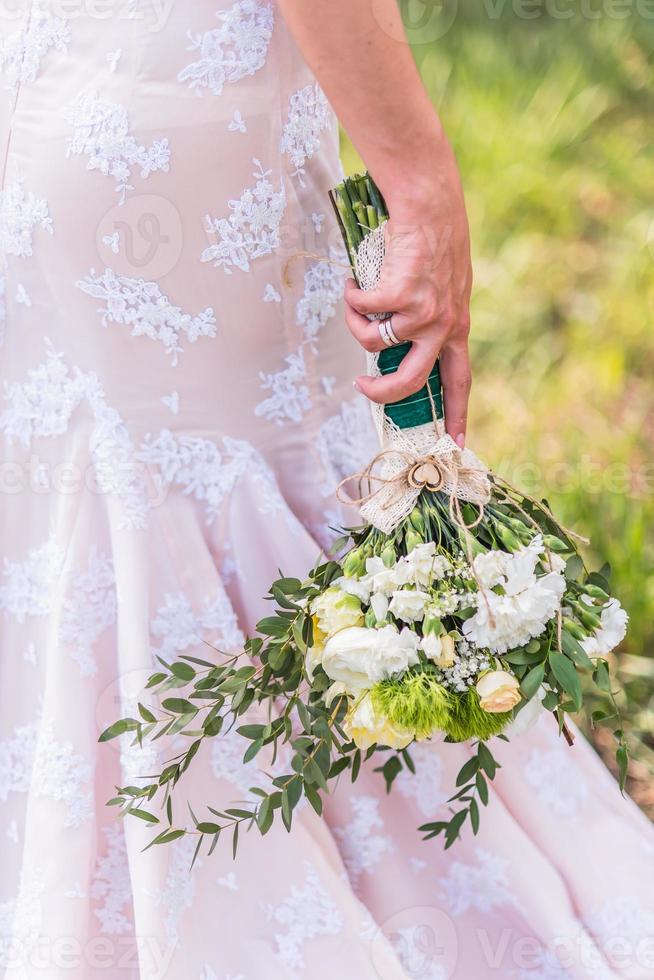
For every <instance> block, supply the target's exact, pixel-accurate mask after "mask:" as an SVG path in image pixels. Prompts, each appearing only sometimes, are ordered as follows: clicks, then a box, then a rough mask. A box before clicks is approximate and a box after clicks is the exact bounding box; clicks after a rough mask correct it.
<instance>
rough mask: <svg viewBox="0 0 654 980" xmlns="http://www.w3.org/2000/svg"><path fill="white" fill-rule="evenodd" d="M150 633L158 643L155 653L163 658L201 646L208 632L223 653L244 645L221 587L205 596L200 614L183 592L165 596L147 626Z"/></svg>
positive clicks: (241, 634)
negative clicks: (159, 643)
mask: <svg viewBox="0 0 654 980" xmlns="http://www.w3.org/2000/svg"><path fill="white" fill-rule="evenodd" d="M150 632H151V633H152V636H153V637H154V638H155V639H157V640H161V646H160V647H158V648H157V651H156V652H157V654H158V656H160V657H164V658H174V657H175V656H177V655H178V654H180V653H183V652H184V651H185V650H189V649H193V648H194V647H201V646H202V643H203V639H204V637H205V636H206V634H207V633H217V635H218V638H217V640H215V641H214V643H215V644H218V645H219V647H220V649H221V650H224V651H225V652H226V653H236V652H238V651H239V650H242V648H243V644H244V643H245V637H244V636H243V633H242V632H241V630H240V628H239V625H238V620H237V618H236V614H235V612H234V610H233V608H232V606H231V603H230V601H229V599H228V597H227V594H226V592H225V590H224V589H223V588H219V589H217V591H216V593H215V595H213V596H207V597H206V599H205V600H204V605H203V607H202V608H201V609H200V610H199V612H195V611H194V610H193V607H192V606H191V603H190V601H189V599H188V596H186V595H184V593H183V592H179V593H178V594H177V595H175V596H173V595H167V596H166V598H165V602H164V604H163V605H162V606H161V607H160V608H159V609H158V610H157V613H156V615H155V617H154V619H153V620H152V622H151V624H150Z"/></svg>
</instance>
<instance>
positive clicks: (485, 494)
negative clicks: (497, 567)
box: [337, 434, 491, 534]
mask: <svg viewBox="0 0 654 980" xmlns="http://www.w3.org/2000/svg"><path fill="white" fill-rule="evenodd" d="M351 480H356V481H357V483H358V487H359V497H358V498H357V499H352V498H351V497H350V498H348V500H347V502H348V503H351V504H355V505H358V506H360V508H361V514H362V516H363V517H364V518H365V520H367V521H369V523H370V524H373V525H374V526H375V527H376V528H378V529H379V530H380V531H383V532H384V533H386V534H388V533H390V532H391V531H393V530H394V529H395V528H396V527H397V526H398V525H399V524H400V523H401V522H402V521H403V520H404V519H405V518H406V517H408V516H409V514H410V513H411V511H412V510H413V508H414V507H415V505H416V502H417V500H418V497H419V496H420V493H421V492H422V491H423V490H430V491H433V492H437V491H441V492H442V493H445V494H446V495H447V496H448V497H449V501H450V511H451V514H452V519H453V520H454V522H455V523H456V524H457V525H458V526H460V527H461V528H463V529H467V528H469V527H471V526H475V525H476V524H477V523H479V521H481V520H482V518H483V515H484V507H485V505H486V504H487V503H488V502H489V500H490V496H491V484H490V479H489V474H488V470H487V469H486V467H485V466H484V464H483V463H482V462H481V460H480V459H479V458H478V457H477V456H476V455H475V453H473V452H472V450H470V449H460V448H459V447H458V446H457V444H456V443H455V442H454V440H453V439H452V437H451V436H450V435H447V434H444V435H441V436H439V437H438V438H437V440H436V442H434V443H433V444H432V445H430V446H427V447H426V448H425V449H422V450H421V449H418V448H417V447H416V448H413V447H411V446H410V445H407V441H406V440H402V441H401V442H399V443H398V444H396V445H393V444H391V445H389V446H387V447H386V448H385V449H382V450H381V451H380V452H379V453H377V455H376V456H375V457H374V459H372V460H371V461H370V463H369V464H368V466H367V467H366V468H365V469H364V470H363V471H362V472H361V473H356V474H354V475H353V476H351V477H348V478H347V479H346V480H343V481H342V482H341V484H340V485H339V487H338V490H337V495H338V498H339V500H341V501H342V500H343V496H342V495H341V490H342V488H343V487H344V486H345V485H346V484H347V483H349V482H350V481H351ZM460 501H464V502H467V503H471V504H476V505H477V506H478V507H479V515H478V517H477V519H476V520H475V522H474V524H473V525H468V524H466V523H465V521H464V519H463V516H462V514H461V508H460V506H459V502H460Z"/></svg>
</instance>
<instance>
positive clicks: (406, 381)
mask: <svg viewBox="0 0 654 980" xmlns="http://www.w3.org/2000/svg"><path fill="white" fill-rule="evenodd" d="M437 357H438V347H437V346H436V345H434V343H425V342H420V341H415V342H414V343H413V344H412V345H411V349H410V351H409V352H408V354H407V355H406V357H404V358H403V360H402V363H401V364H400V366H399V368H398V369H397V371H396V372H395V374H387V375H385V376H384V377H382V378H370V377H368V376H367V375H363V376H362V377H360V378H357V380H356V381H355V385H356V387H357V389H358V390H359V391H360V392H361V393H362V394H364V395H365V396H366V397H367V398H369V399H370V400H371V401H373V402H380V403H383V404H389V403H391V402H398V401H400V400H401V399H402V398H406V397H407V396H408V395H413V394H414V392H416V391H420V389H421V388H422V387H423V386H424V384H425V383H426V381H427V378H428V377H429V375H430V374H431V371H432V368H433V367H434V364H435V363H436V359H437Z"/></svg>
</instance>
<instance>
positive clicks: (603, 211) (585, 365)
mask: <svg viewBox="0 0 654 980" xmlns="http://www.w3.org/2000/svg"><path fill="white" fill-rule="evenodd" d="M401 6H402V9H403V13H404V15H405V21H406V24H407V30H408V34H409V38H410V40H411V42H412V45H413V49H414V54H415V57H416V60H417V62H418V65H419V68H420V71H421V73H422V77H423V80H424V82H425V84H426V86H427V88H428V90H429V92H430V94H431V96H432V98H433V101H434V103H435V105H436V106H437V108H438V110H439V113H440V115H441V118H442V120H443V122H444V125H445V128H446V131H447V132H448V134H449V138H450V140H451V142H452V144H453V145H454V148H455V151H456V154H457V157H458V160H459V165H460V168H461V171H462V175H463V181H464V186H465V190H466V200H467V205H468V211H469V216H470V223H471V233H472V242H473V261H474V270H475V288H474V294H473V309H472V322H473V332H472V353H473V370H474V388H473V394H472V406H471V426H470V441H471V444H472V445H473V446H474V448H476V449H477V450H479V451H480V452H481V453H482V455H483V457H484V458H485V459H486V461H487V462H488V463H489V465H491V466H492V468H494V469H496V470H497V471H498V472H501V473H502V474H503V475H504V476H506V477H507V478H508V479H509V480H511V481H512V482H513V483H514V484H517V485H518V486H520V487H522V488H524V489H525V490H527V491H531V492H535V493H537V494H539V495H542V494H545V495H546V496H547V497H548V499H549V500H550V502H551V504H552V505H553V506H554V507H555V508H556V510H557V513H558V514H559V516H560V518H561V520H562V522H563V523H566V524H568V525H569V526H573V527H576V528H577V529H578V530H579V531H580V532H581V533H584V534H586V535H588V536H589V537H590V538H591V546H590V548H589V549H587V558H588V560H589V563H590V565H591V567H599V566H600V565H601V564H602V563H603V562H604V561H605V560H606V561H608V562H609V563H610V564H611V567H612V569H613V589H614V592H615V593H616V594H617V595H618V596H619V597H620V599H621V600H622V602H623V604H624V605H625V607H626V608H627V610H628V612H629V615H630V629H629V634H628V637H627V639H626V641H625V643H624V644H623V646H622V649H621V651H620V652H619V653H618V655H617V657H616V666H617V669H618V677H619V680H620V683H621V686H622V688H623V694H622V695H621V698H620V702H621V707H622V710H623V712H624V721H625V726H624V727H625V730H626V731H627V733H628V736H629V739H630V744H631V751H632V757H633V758H632V765H631V769H630V773H631V776H630V782H629V791H630V793H631V794H632V796H634V798H635V799H636V800H637V802H638V803H640V805H641V806H642V807H643V808H644V809H645V810H646V812H649V814H650V816H652V817H653V818H654V779H653V778H652V775H653V774H654V659H653V658H652V652H653V651H654V529H653V525H654V521H653V518H654V460H653V459H652V455H653V454H652V445H653V439H652V436H653V433H654V384H653V383H652V378H653V376H654V345H653V343H652V319H653V317H652V312H653V310H654V196H653V194H654V180H653V176H652V175H653V174H654V139H653V137H652V119H653V118H654V19H646V18H645V17H643V16H642V14H641V13H639V10H641V6H640V5H639V4H637V2H636V0H634V3H633V4H631V5H630V4H629V3H628V2H627V3H623V4H621V5H618V4H614V3H612V2H611V0H604V2H602V0H586V2H585V3H584V4H583V6H582V5H581V4H576V3H573V2H570V3H565V2H561V3H559V4H558V5H557V7H556V8H553V7H552V5H551V4H548V3H546V2H543V3H538V2H535V3H534V2H533V0H530V2H529V3H525V4H524V7H522V6H521V5H520V4H519V3H515V4H513V5H511V4H508V3H506V4H502V3H501V2H498V0H495V2H494V3H491V2H490V0H486V2H482V3H479V4H474V5H473V4H468V5H467V6H466V8H465V9H463V3H458V4H457V3H456V2H454V0H451V2H449V3H448V2H443V3H436V2H433V0H432V2H430V0H427V2H422V0H415V2H414V0H403V2H402V3H401ZM646 6H647V5H642V7H643V8H645V7H646ZM552 9H555V10H558V11H559V15H558V16H553V15H552V12H551V11H552ZM524 11H527V12H528V13H529V17H525V16H523V15H521V12H522V14H523V13H524ZM565 11H570V12H571V14H572V16H565ZM615 11H618V12H620V11H622V13H620V14H619V16H617V15H616V14H615ZM625 11H626V16H625V15H624V12H625ZM561 12H563V13H561ZM590 14H595V15H596V16H590ZM650 15H651V17H654V10H652V11H650ZM343 151H344V161H345V166H346V170H347V171H348V172H351V171H353V170H356V169H359V168H360V166H361V164H360V161H359V159H358V158H357V156H356V153H355V152H354V150H353V149H352V147H351V146H350V145H349V144H348V143H347V141H344V146H343ZM580 722H581V724H582V726H584V727H585V728H586V730H587V731H588V726H587V724H586V723H585V722H584V720H583V719H580ZM589 734H590V735H591V737H592V739H593V741H594V743H595V745H596V747H597V749H598V751H599V752H600V753H601V754H602V755H603V757H604V758H605V759H606V761H607V763H608V764H609V765H611V766H612V751H613V749H612V737H611V735H610V732H609V731H604V730H598V731H595V732H590V733H589Z"/></svg>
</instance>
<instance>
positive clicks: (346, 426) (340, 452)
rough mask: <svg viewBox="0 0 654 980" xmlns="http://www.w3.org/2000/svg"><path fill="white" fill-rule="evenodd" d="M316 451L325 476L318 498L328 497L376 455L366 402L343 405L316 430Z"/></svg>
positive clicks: (371, 422) (372, 427) (375, 445)
mask: <svg viewBox="0 0 654 980" xmlns="http://www.w3.org/2000/svg"><path fill="white" fill-rule="evenodd" d="M316 450H317V451H318V453H319V455H320V460H321V462H322V465H323V468H324V470H325V473H326V474H327V475H326V479H325V481H324V483H323V484H322V487H321V490H322V494H323V496H325V497H329V496H331V494H332V493H333V492H334V487H335V486H337V485H338V484H339V483H340V481H341V480H344V479H345V478H346V477H348V476H352V474H353V473H358V472H359V471H360V470H362V469H363V467H364V466H365V465H366V464H367V463H368V462H369V461H370V460H371V459H372V457H373V456H374V455H375V453H376V452H378V451H379V440H378V438H377V433H376V432H375V428H374V425H373V421H372V416H371V414H370V405H369V402H367V401H366V399H365V398H362V397H360V396H359V397H358V398H353V399H352V400H351V401H348V402H343V403H342V404H341V410H340V412H338V414H336V415H332V416H331V418H328V419H327V420H326V421H325V422H323V424H322V425H321V426H320V431H319V433H318V438H317V439H316Z"/></svg>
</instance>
